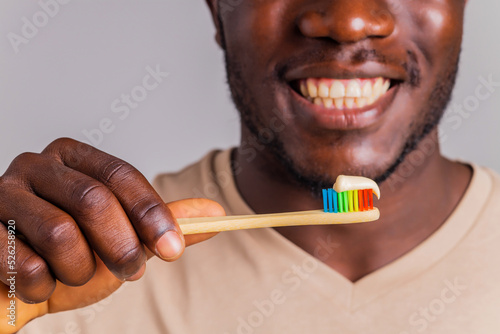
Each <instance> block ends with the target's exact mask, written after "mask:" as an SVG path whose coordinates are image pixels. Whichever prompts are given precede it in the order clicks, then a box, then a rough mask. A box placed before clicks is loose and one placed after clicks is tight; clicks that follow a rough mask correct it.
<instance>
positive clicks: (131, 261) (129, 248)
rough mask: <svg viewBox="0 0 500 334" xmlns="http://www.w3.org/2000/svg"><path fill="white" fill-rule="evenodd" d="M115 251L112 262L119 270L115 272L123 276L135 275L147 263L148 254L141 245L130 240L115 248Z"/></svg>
mask: <svg viewBox="0 0 500 334" xmlns="http://www.w3.org/2000/svg"><path fill="white" fill-rule="evenodd" d="M115 249H116V250H115V251H114V252H113V254H114V255H115V257H114V259H113V260H112V262H113V264H114V266H115V268H117V269H118V270H115V272H117V271H119V273H120V274H121V275H122V276H127V275H130V274H134V273H135V271H136V270H137V269H138V268H139V267H140V265H142V263H143V262H144V261H145V257H146V253H145V252H144V248H143V246H142V244H140V243H137V242H135V241H131V240H129V241H126V242H122V243H120V244H119V245H117V246H115Z"/></svg>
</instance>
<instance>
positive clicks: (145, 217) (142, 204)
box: [130, 198, 164, 224]
mask: <svg viewBox="0 0 500 334" xmlns="http://www.w3.org/2000/svg"><path fill="white" fill-rule="evenodd" d="M163 211H164V207H163V203H162V202H159V201H157V200H151V199H150V198H145V199H142V200H140V201H138V202H137V203H136V204H135V205H134V206H133V208H132V210H130V213H131V216H132V217H134V218H135V219H136V220H137V221H138V222H139V223H141V224H145V223H147V221H149V220H150V219H149V218H152V217H155V218H156V217H157V216H158V215H161V214H162V213H163ZM158 218H161V217H158ZM153 220H156V219H153Z"/></svg>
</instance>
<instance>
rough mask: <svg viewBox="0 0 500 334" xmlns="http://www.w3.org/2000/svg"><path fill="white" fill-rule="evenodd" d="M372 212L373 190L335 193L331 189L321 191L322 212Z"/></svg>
mask: <svg viewBox="0 0 500 334" xmlns="http://www.w3.org/2000/svg"><path fill="white" fill-rule="evenodd" d="M368 210H373V190H372V189H362V190H348V191H343V192H340V193H337V192H336V191H335V190H333V189H332V188H328V189H323V211H324V212H332V213H338V212H359V211H368Z"/></svg>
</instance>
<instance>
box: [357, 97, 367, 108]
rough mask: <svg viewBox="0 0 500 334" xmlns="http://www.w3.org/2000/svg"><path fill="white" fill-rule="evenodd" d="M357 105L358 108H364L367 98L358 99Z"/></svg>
mask: <svg viewBox="0 0 500 334" xmlns="http://www.w3.org/2000/svg"><path fill="white" fill-rule="evenodd" d="M356 105H357V106H358V108H363V107H364V106H366V98H365V97H358V98H356Z"/></svg>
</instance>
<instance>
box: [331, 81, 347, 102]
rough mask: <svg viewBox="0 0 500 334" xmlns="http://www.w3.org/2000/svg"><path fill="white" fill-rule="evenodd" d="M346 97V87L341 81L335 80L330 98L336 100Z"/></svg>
mask: <svg viewBox="0 0 500 334" xmlns="http://www.w3.org/2000/svg"><path fill="white" fill-rule="evenodd" d="M344 96H345V86H344V85H343V84H342V82H340V81H339V80H334V81H333V85H332V87H331V88H330V97H331V98H332V99H336V98H339V97H342V98H343V97H344Z"/></svg>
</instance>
